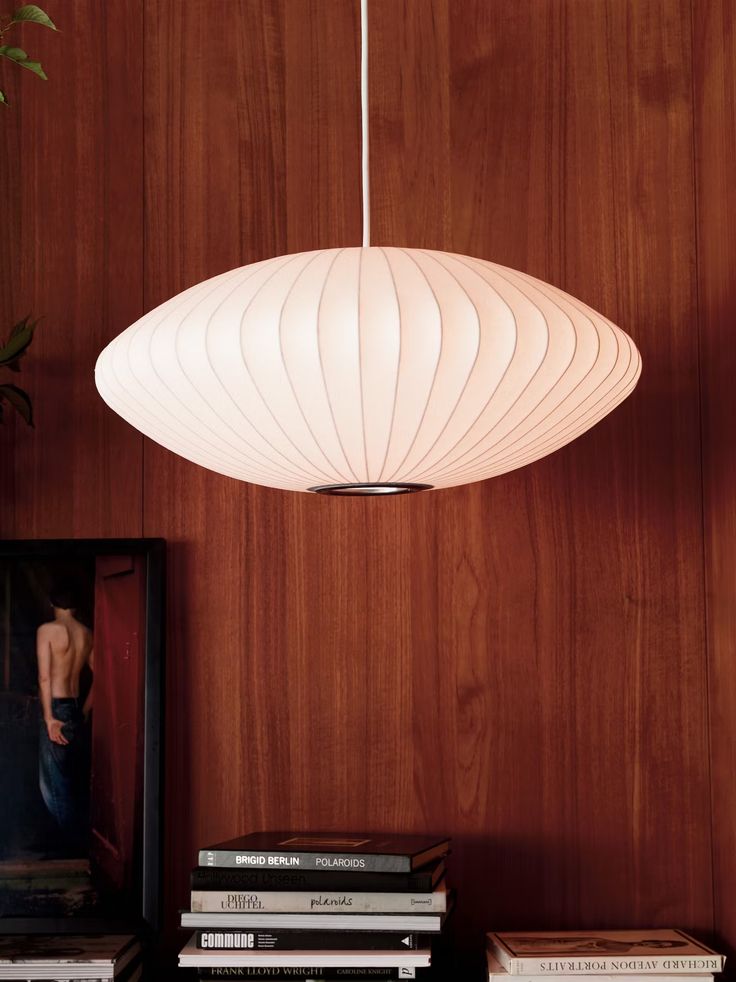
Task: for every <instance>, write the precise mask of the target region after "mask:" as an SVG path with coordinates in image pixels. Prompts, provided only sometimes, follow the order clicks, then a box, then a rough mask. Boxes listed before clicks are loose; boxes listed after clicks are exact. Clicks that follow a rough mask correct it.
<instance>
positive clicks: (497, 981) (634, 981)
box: [488, 972, 713, 982]
mask: <svg viewBox="0 0 736 982" xmlns="http://www.w3.org/2000/svg"><path fill="white" fill-rule="evenodd" d="M626 976H627V978H626V982H644V980H645V979H646V980H647V982H668V979H670V978H671V976H670V975H664V974H662V973H660V974H658V975H634V974H630V973H628V972H627V973H626ZM579 978H580V976H579V975H564V974H562V975H555V976H554V980H555V982H579ZM488 979H489V982H508V979H509V973H508V972H489V973H488ZM617 979H618V976H617V975H611V974H608V975H596V982H613V980H617ZM712 979H713V976H712V975H711V974H707V973H697V974H690V975H678V976H677V982H712ZM538 980H539V976H538V975H515V976H514V982H538Z"/></svg>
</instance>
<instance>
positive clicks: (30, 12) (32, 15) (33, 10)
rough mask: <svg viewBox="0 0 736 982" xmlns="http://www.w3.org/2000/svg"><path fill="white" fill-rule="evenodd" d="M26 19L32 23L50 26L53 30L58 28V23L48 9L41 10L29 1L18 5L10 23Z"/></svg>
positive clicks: (18, 22)
mask: <svg viewBox="0 0 736 982" xmlns="http://www.w3.org/2000/svg"><path fill="white" fill-rule="evenodd" d="M24 21H25V22H30V23H32V24H41V25H43V27H50V28H51V30H52V31H55V30H56V25H55V24H54V22H53V21H52V20H51V18H50V17H49V15H48V14H47V13H46V11H45V10H41V8H40V7H37V6H36V4H35V3H27V4H24V6H22V7H18V9H17V10H16V12H15V13H14V14H13V19H12V20H11V21H10V23H11V24H21V23H23V22H24Z"/></svg>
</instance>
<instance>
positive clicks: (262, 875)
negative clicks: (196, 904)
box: [191, 866, 439, 893]
mask: <svg viewBox="0 0 736 982" xmlns="http://www.w3.org/2000/svg"><path fill="white" fill-rule="evenodd" d="M437 882H439V877H438V881H437ZM437 882H433V880H432V873H366V872H365V871H363V872H358V873H351V872H349V871H346V872H342V873H341V872H330V871H322V870H278V869H235V868H226V867H222V866H220V867H216V866H198V867H197V868H196V869H193V870H192V875H191V888H192V890H255V891H260V890H314V891H317V890H326V891H328V892H332V891H338V890H348V891H350V892H352V891H356V892H358V891H364V890H385V891H388V892H390V893H430V892H431V891H432V890H434V889H435V887H436V886H437Z"/></svg>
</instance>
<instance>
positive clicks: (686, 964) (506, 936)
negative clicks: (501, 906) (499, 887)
mask: <svg viewBox="0 0 736 982" xmlns="http://www.w3.org/2000/svg"><path fill="white" fill-rule="evenodd" d="M487 940H488V945H487V959H488V979H489V982H542V980H543V979H548V978H553V979H554V980H555V982H585V978H584V977H585V976H589V977H590V982H712V979H713V973H714V972H722V971H723V964H724V962H725V958H724V957H723V955H719V954H717V953H716V952H715V951H713V950H712V949H711V948H708V947H707V946H706V945H704V944H702V943H701V942H700V941H696V940H695V938H692V937H690V935H688V934H685V933H684V932H683V931H676V930H662V929H658V928H657V929H653V930H652V929H647V930H633V931H537V932H534V931H506V932H499V933H495V934H489V935H488V936H487ZM621 976H625V978H621Z"/></svg>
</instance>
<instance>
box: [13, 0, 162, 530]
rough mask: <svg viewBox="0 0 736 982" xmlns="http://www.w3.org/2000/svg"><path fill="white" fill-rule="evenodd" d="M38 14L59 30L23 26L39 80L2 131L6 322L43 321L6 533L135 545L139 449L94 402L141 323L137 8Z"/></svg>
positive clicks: (80, 7) (28, 363) (81, 3)
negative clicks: (124, 342)
mask: <svg viewBox="0 0 736 982" xmlns="http://www.w3.org/2000/svg"><path fill="white" fill-rule="evenodd" d="M46 6H47V11H48V13H49V15H50V16H51V18H52V19H53V20H54V21H56V22H57V23H58V25H59V27H60V28H61V30H62V33H60V34H58V35H54V34H52V33H51V32H49V31H45V30H43V29H39V28H37V27H35V26H33V25H27V26H24V28H23V41H24V44H26V45H27V46H28V49H29V50H31V51H33V52H38V53H39V57H40V58H41V60H42V63H43V65H44V68H45V70H46V73H47V75H48V76H49V81H48V82H46V83H43V82H40V81H39V80H38V79H35V78H33V76H32V75H31V74H30V73H23V75H26V76H27V77H25V78H23V79H21V80H18V79H17V78H15V79H14V80H13V97H14V98H13V101H14V103H15V105H14V106H13V109H12V115H11V118H10V119H3V123H2V130H0V133H2V136H3V138H4V140H5V141H6V142H5V146H4V149H3V156H4V157H5V158H6V160H5V162H4V164H3V167H4V169H5V168H7V173H8V177H9V178H10V179H9V180H7V181H5V180H3V182H2V191H1V193H2V196H3V204H2V212H3V218H5V215H6V214H7V215H9V216H10V226H9V227H7V226H6V225H5V222H3V238H4V239H5V243H4V246H5V249H8V247H10V249H11V251H12V253H13V255H12V256H11V257H10V262H9V263H8V265H7V266H6V265H5V264H4V266H3V270H4V274H3V275H4V277H5V275H7V273H6V271H7V270H11V271H12V279H11V280H9V281H6V280H5V278H4V279H3V282H4V283H5V282H9V284H10V287H11V289H10V290H9V291H8V294H7V295H6V296H7V297H8V299H5V300H4V302H3V314H4V316H5V317H8V316H10V317H12V318H14V319H19V318H20V317H21V316H23V315H24V314H26V313H28V312H32V313H34V314H35V315H36V316H39V315H43V321H42V324H41V326H40V327H39V329H38V332H37V334H36V338H35V340H34V343H33V347H32V348H31V351H30V353H29V354H28V356H27V357H26V359H25V362H24V366H23V375H22V376H20V377H19V378H23V380H24V384H26V385H27V388H28V390H29V391H30V392H31V393H32V395H33V398H34V403H35V407H36V426H37V429H36V430H35V431H28V430H26V429H25V428H24V427H21V426H15V434H14V440H15V449H14V452H13V454H12V459H13V470H14V481H15V489H16V493H15V495H14V500H13V504H12V507H13V510H14V518H13V521H12V523H11V530H10V531H11V533H12V534H13V535H15V536H22V537H28V538H34V537H45V536H69V537H71V536H74V535H79V536H85V535H86V536H97V535H111V536H114V535H119V536H126V535H137V534H139V533H140V528H141V492H142V485H141V467H140V462H141V446H142V440H141V438H140V437H139V436H138V435H137V434H136V433H135V432H133V431H132V430H131V429H130V427H128V426H126V425H125V424H124V423H123V422H122V421H121V420H120V419H118V418H116V417H115V415H114V414H113V413H111V412H110V411H109V410H108V409H107V408H106V407H105V406H104V405H102V404H101V403H100V399H99V397H98V395H97V392H96V390H95V387H94V379H93V369H94V363H95V360H96V358H97V355H98V353H99V351H100V349H101V348H102V347H104V345H105V344H106V343H107V341H108V340H109V339H111V338H112V337H114V336H115V335H116V334H118V333H119V332H120V331H121V330H122V329H123V328H124V327H125V326H126V325H127V324H129V323H131V321H133V320H135V318H136V317H139V316H140V314H141V313H142V306H141V305H142V301H143V292H142V274H143V262H142V259H143V257H142V240H143V222H142V219H143V169H142V163H143V121H142V116H141V98H142V82H143V80H142V77H141V72H140V65H141V41H142V35H141V9H142V4H141V2H140V0H116V3H115V4H113V5H111V6H110V7H109V8H108V7H107V6H106V5H102V4H100V3H99V2H96V0H73V2H71V3H69V2H67V3H61V2H59V0H56V2H54V0H49V2H48V4H47V5H46ZM8 74H9V72H8V71H7V70H4V72H3V78H4V79H5V77H6V76H7V75H8ZM33 82H37V84H36V85H33V84H32V83H33ZM6 126H7V129H6ZM3 258H4V259H5V260H6V261H7V258H8V257H7V256H4V257H3ZM3 292H5V291H3ZM12 322H13V321H6V323H12ZM2 330H3V331H4V330H5V328H4V327H3V328H2Z"/></svg>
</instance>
